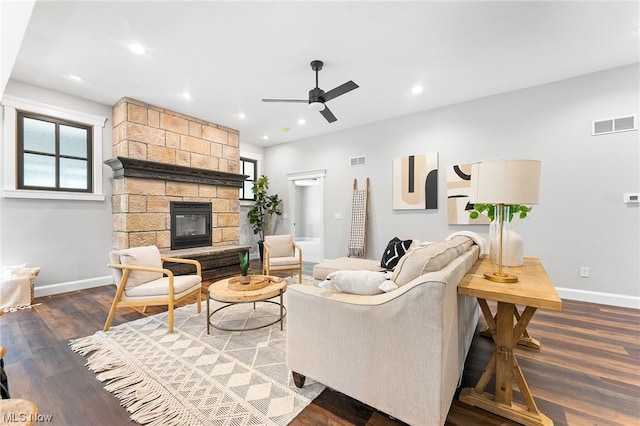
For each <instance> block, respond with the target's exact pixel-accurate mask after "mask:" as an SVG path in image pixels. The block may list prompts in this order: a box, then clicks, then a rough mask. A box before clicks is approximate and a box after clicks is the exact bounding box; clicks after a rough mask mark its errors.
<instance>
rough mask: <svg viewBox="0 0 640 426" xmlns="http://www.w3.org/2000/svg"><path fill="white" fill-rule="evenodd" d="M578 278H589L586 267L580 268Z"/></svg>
mask: <svg viewBox="0 0 640 426" xmlns="http://www.w3.org/2000/svg"><path fill="white" fill-rule="evenodd" d="M580 276H581V277H582V278H589V268H588V267H586V266H581V267H580Z"/></svg>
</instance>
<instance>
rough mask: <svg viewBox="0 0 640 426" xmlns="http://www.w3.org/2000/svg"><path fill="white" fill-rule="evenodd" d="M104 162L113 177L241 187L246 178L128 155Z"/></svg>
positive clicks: (236, 174) (244, 176)
mask: <svg viewBox="0 0 640 426" xmlns="http://www.w3.org/2000/svg"><path fill="white" fill-rule="evenodd" d="M104 163H105V164H106V165H108V166H109V167H111V168H112V169H113V178H114V179H122V178H125V177H137V178H144V179H158V180H168V181H174V182H190V183H200V184H206V185H219V186H233V187H236V188H242V184H243V182H244V181H245V179H246V178H247V175H241V174H238V173H229V172H221V171H218V170H207V169H198V168H195V167H186V166H178V165H176V164H165V163H157V162H155V161H146V160H137V159H134V158H129V157H113V158H110V159H108V160H106V161H105V162H104Z"/></svg>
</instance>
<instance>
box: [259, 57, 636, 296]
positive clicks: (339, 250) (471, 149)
mask: <svg viewBox="0 0 640 426" xmlns="http://www.w3.org/2000/svg"><path fill="white" fill-rule="evenodd" d="M639 72H640V70H639V66H638V64H634V65H629V66H625V67H620V68H615V69H612V70H607V71H603V72H599V73H594V74H590V75H586V76H581V77H577V78H573V79H569V80H564V81H559V82H556V83H552V84H547V85H543V86H539V87H533V88H530V89H526V90H520V91H516V92H510V93H505V94H501V95H497V96H492V97H487V98H483V99H478V100H474V101H470V102H465V103H461V104H457V105H453V106H449V107H445V108H439V109H435V110H430V111H424V112H421V113H417V114H413V115H409V116H405V117H400V118H397V119H392V120H387V121H383V122H378V123H374V124H370V125H366V126H361V127H358V128H354V129H350V130H346V131H342V132H336V133H333V134H328V135H324V136H320V137H315V138H310V139H305V140H299V141H296V142H292V143H288V144H282V145H277V146H273V147H269V148H266V149H265V150H264V160H265V161H264V164H265V170H264V172H265V174H267V175H268V176H269V179H270V182H271V192H276V193H278V194H280V195H281V196H282V197H284V198H285V209H288V206H287V202H288V200H286V197H287V177H286V174H287V173H293V172H304V171H308V170H318V169H326V170H327V174H326V181H325V211H324V218H325V231H324V239H325V256H326V257H328V258H334V257H338V256H344V255H345V248H346V244H347V235H348V229H349V223H348V222H349V214H350V201H351V187H352V182H353V179H354V178H358V179H363V181H362V182H364V178H366V177H369V178H370V179H371V196H370V200H371V202H370V217H369V218H370V220H369V235H368V238H369V239H368V248H367V254H368V256H367V257H369V258H378V257H380V256H381V255H382V251H383V250H384V248H385V246H386V244H387V242H388V241H389V240H390V239H391V238H393V237H394V236H398V237H400V238H418V239H421V240H437V239H442V238H444V237H446V236H447V235H448V234H450V233H451V232H454V231H457V230H462V229H468V230H472V231H475V232H479V233H483V234H485V235H486V234H488V226H487V225H473V226H471V225H467V226H461V225H457V226H450V225H448V224H447V215H446V187H445V184H446V182H445V180H446V174H445V172H444V170H445V167H447V166H449V165H452V164H457V163H466V162H474V161H483V160H493V159H501V158H506V159H509V158H514V159H515V158H530V159H539V160H541V161H542V181H541V195H540V204H539V205H537V206H535V207H534V209H533V212H532V214H531V215H530V217H529V218H528V219H526V220H523V221H518V220H516V221H515V222H514V223H513V225H512V229H514V230H516V231H517V232H518V233H520V234H521V235H522V236H523V237H524V239H525V255H526V256H533V257H539V258H541V260H542V262H543V264H544V266H545V268H546V270H547V272H548V273H549V275H550V277H551V279H552V281H553V282H554V284H555V285H556V287H558V288H560V290H561V296H563V297H567V298H572V299H578V300H590V301H598V302H601V303H610V304H618V305H622V306H634V307H640V297H639V296H640V266H639V264H640V262H639V259H640V244H639V241H640V240H639V238H640V211H639V208H638V205H637V204H636V205H625V204H623V203H622V194H623V193H625V192H637V191H639V189H640V188H639V187H640V175H639V168H640V151H639V143H638V142H639V132H638V131H632V132H624V133H617V134H611V135H601V136H595V137H593V136H591V135H590V125H591V122H592V121H593V120H600V119H606V118H612V117H619V116H626V115H629V114H638V109H639V81H638V75H639ZM423 96H428V90H427V91H425V93H424V94H423ZM328 125H329V124H328ZM426 152H438V153H439V168H440V172H439V176H438V178H439V182H438V190H439V208H438V210H437V211H426V210H423V211H394V210H393V209H392V204H391V163H392V159H393V158H394V157H399V156H404V155H409V154H417V153H426ZM360 155H366V156H367V164H366V165H365V166H358V167H349V166H348V159H349V157H353V156H360ZM335 213H340V214H341V215H342V219H339V220H337V219H334V214H335ZM281 226H282V228H281V229H279V231H286V223H282V224H281ZM581 266H587V267H589V268H590V271H591V276H590V277H589V278H581V277H580V276H579V270H580V267H581Z"/></svg>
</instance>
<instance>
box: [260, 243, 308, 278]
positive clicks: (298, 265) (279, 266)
mask: <svg viewBox="0 0 640 426" xmlns="http://www.w3.org/2000/svg"><path fill="white" fill-rule="evenodd" d="M262 269H263V273H264V274H265V275H271V273H272V272H290V273H292V275H293V272H298V282H299V283H302V248H300V246H299V245H298V244H296V243H295V242H294V241H293V236H292V235H290V234H286V235H267V236H266V237H264V245H263V263H262Z"/></svg>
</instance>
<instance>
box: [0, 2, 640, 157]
mask: <svg viewBox="0 0 640 426" xmlns="http://www.w3.org/2000/svg"><path fill="white" fill-rule="evenodd" d="M0 1H4V0H0ZM639 14H640V7H639V2H638V1H632V2H617V1H605V2H591V1H589V2H569V1H558V2H484V1H468V2H452V1H449V2H435V1H432V2H398V1H386V2H385V1H377V2H334V1H328V2H267V1H254V2H238V1H224V2H213V1H199V2H184V1H169V2H166V1H165V2H148V1H143V2H123V1H119V2H75V1H63V2H51V1H38V2H37V3H36V5H35V7H34V10H33V14H32V16H31V20H30V22H29V25H28V27H27V31H26V34H25V36H24V40H23V42H22V45H21V48H20V51H19V53H18V55H17V59H16V62H15V66H14V68H13V71H12V74H11V78H12V79H14V80H18V81H22V82H26V83H30V84H34V85H37V86H42V87H45V88H49V89H53V90H57V91H60V92H63V93H68V94H71V95H74V96H78V97H81V98H86V99H89V100H92V101H96V102H99V103H102V104H106V105H113V104H115V103H116V101H118V100H119V99H120V98H122V97H124V96H127V97H131V98H134V99H138V100H141V101H144V102H148V103H151V104H154V105H157V106H161V107H164V108H167V109H171V110H174V111H178V112H181V113H183V114H187V115H193V116H195V117H198V118H201V119H203V120H207V121H211V122H214V123H218V124H221V125H223V126H227V127H230V128H234V129H237V130H239V131H240V138H241V141H242V142H244V143H251V144H255V145H261V146H267V145H271V144H277V143H282V142H288V141H292V140H297V139H302V138H307V137H311V136H315V135H320V134H324V133H329V132H334V131H337V130H343V129H347V128H350V127H354V126H359V125H363V124H366V123H371V122H375V121H379V120H385V119H388V118H392V117H397V116H401V115H406V114H411V113H414V112H418V111H423V110H427V109H432V108H436V107H440V106H443V105H449V104H454V103H458V102H463V101H466V100H470V99H475V98H479V97H484V96H489V95H493V94H497V93H503V92H507V91H512V90H518V89H521V88H526V87H531V86H535V85H539V84H544V83H547V82H552V81H557V80H561V79H566V78H571V77H574V76H577V75H582V74H587V73H591V72H595V71H599V70H603V69H608V68H613V67H617V66H621V65H626V64H630V63H635V62H638V61H639V55H640V46H639V45H640V37H639V34H638V31H637V30H636V29H637V27H638V25H639V24H640V20H639ZM132 42H137V43H140V44H142V45H144V46H145V47H146V48H147V49H148V53H147V54H146V55H142V56H140V55H136V54H134V53H132V52H131V51H130V50H129V49H128V45H129V44H130V43H132ZM314 59H320V60H323V61H324V62H325V66H324V69H323V70H322V71H321V72H320V74H319V79H320V87H321V88H322V89H324V90H325V91H328V90H330V89H332V88H334V87H336V86H338V85H340V84H342V83H344V82H346V81H348V80H353V81H355V82H356V83H357V84H358V85H359V86H360V88H358V89H356V90H354V91H352V92H350V93H347V94H345V95H343V96H341V97H338V98H336V99H333V100H331V101H329V102H328V104H327V105H328V106H329V107H330V108H331V111H332V112H333V113H334V114H335V115H336V116H337V118H338V121H337V122H335V123H332V124H329V123H327V122H326V121H325V120H324V118H323V117H322V116H321V115H320V114H319V113H318V112H312V111H310V110H309V109H308V108H307V106H306V105H304V104H293V103H292V104H274V103H263V102H261V98H296V99H306V98H307V96H308V91H309V90H310V89H312V88H313V87H314V83H315V77H314V73H313V72H312V70H311V67H310V66H309V63H310V62H311V61H312V60H314ZM70 74H74V75H77V76H80V77H82V81H80V82H78V81H74V80H72V79H70V78H69V75H70ZM416 84H420V85H422V86H424V91H423V92H422V93H421V94H419V95H413V94H412V93H411V88H412V87H413V86H414V85H416ZM183 91H188V92H189V93H190V94H191V96H192V99H190V100H186V99H184V98H183V97H182V92H183ZM240 112H242V113H244V114H245V115H246V118H245V119H240V118H238V115H237V114H238V113H240ZM300 118H304V119H306V124H305V125H299V124H297V121H298V119H300ZM282 128H290V130H289V131H288V132H283V131H282V130H281V129H282ZM263 135H267V136H268V137H269V140H263V139H262V137H263Z"/></svg>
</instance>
